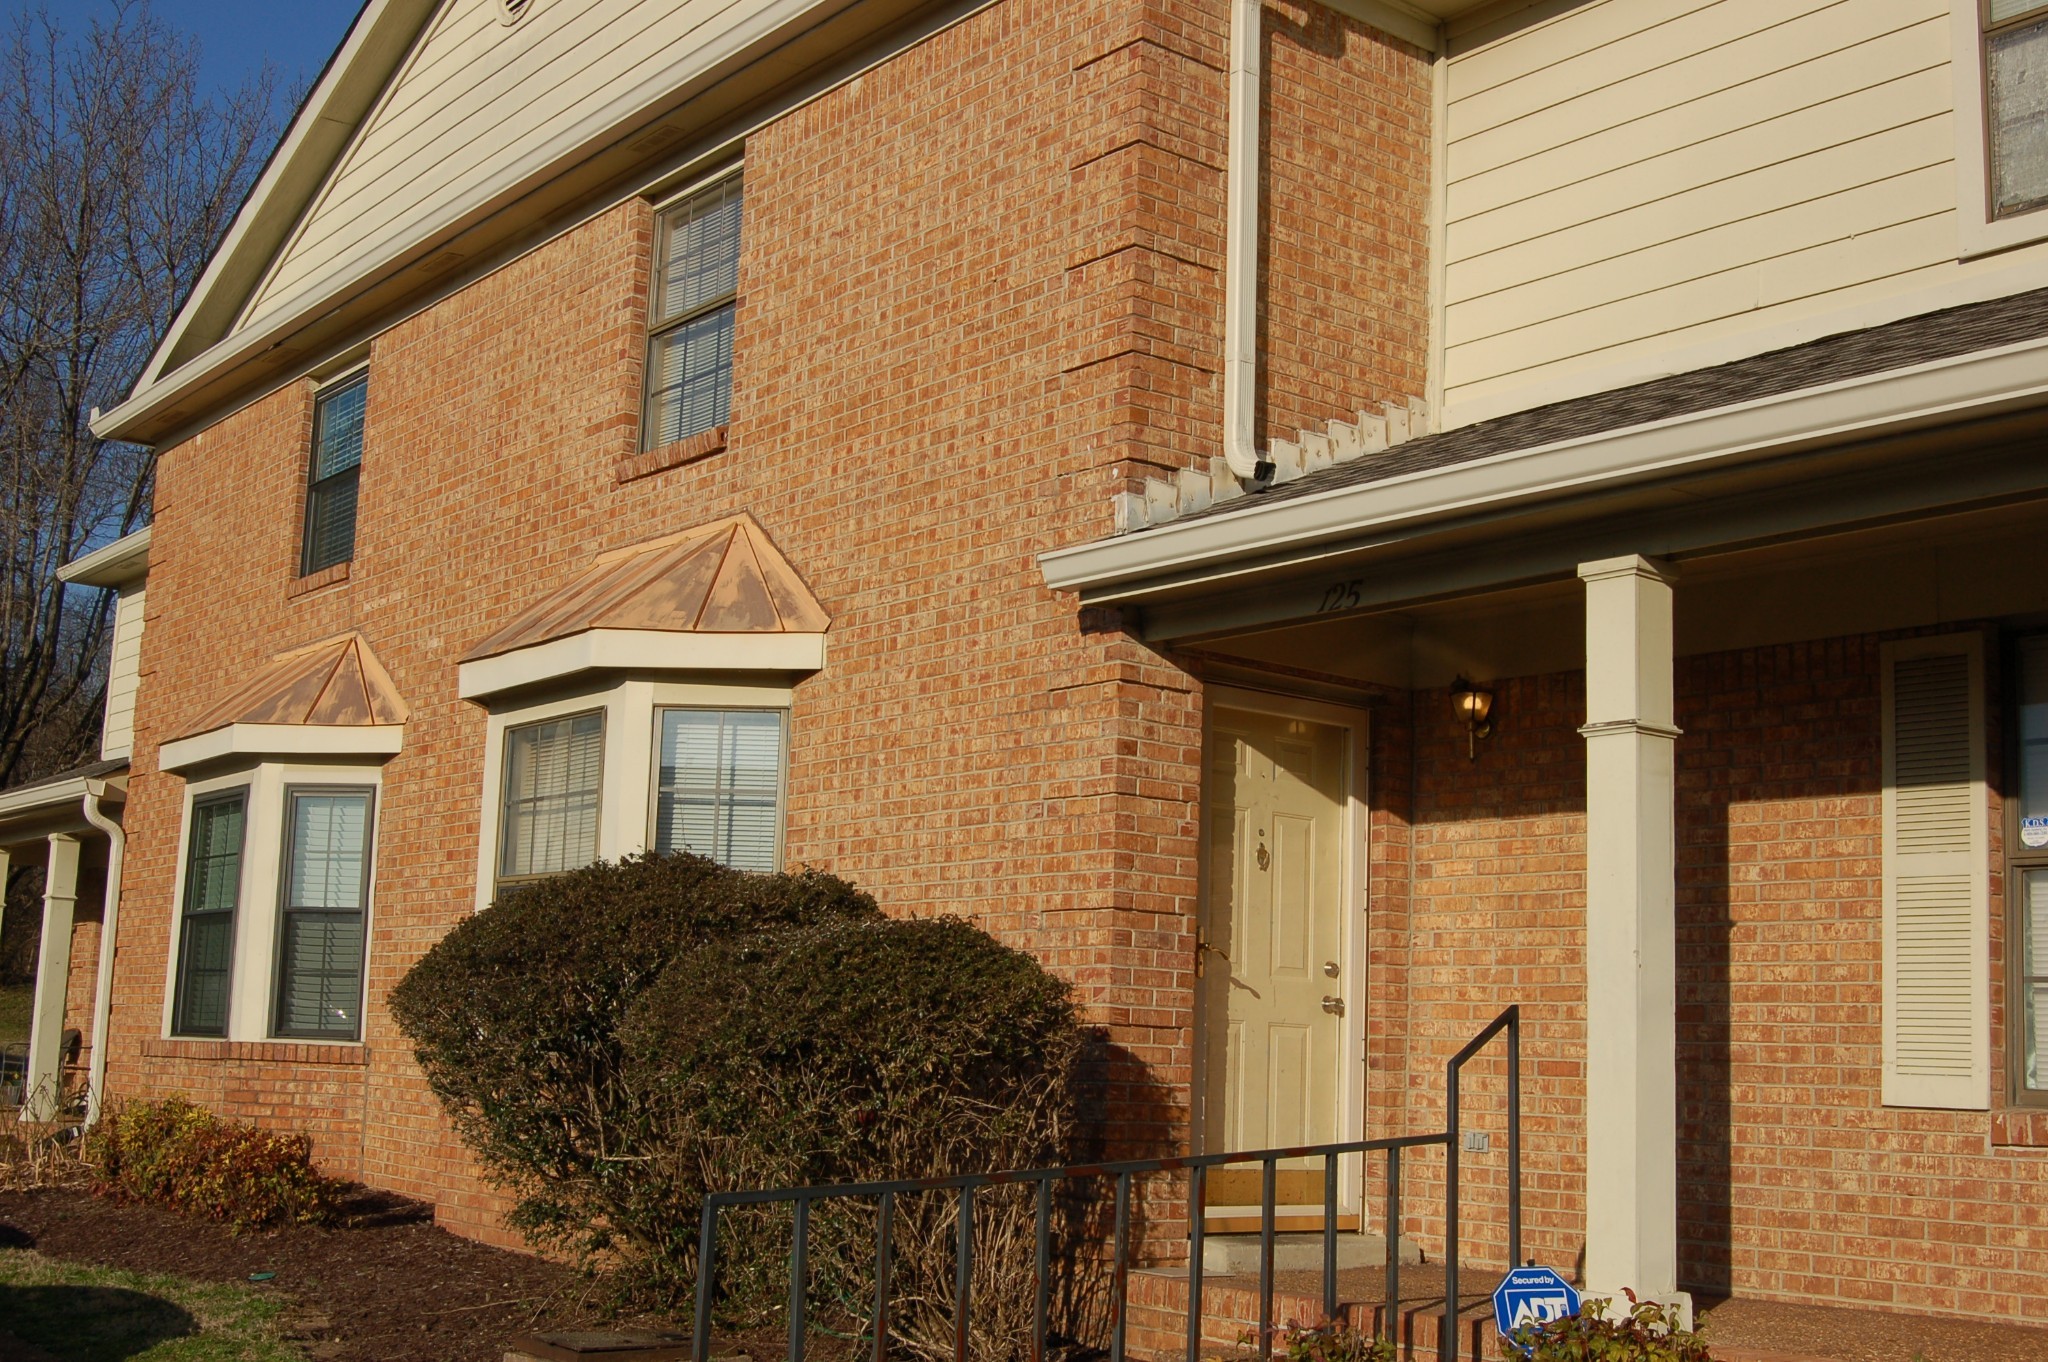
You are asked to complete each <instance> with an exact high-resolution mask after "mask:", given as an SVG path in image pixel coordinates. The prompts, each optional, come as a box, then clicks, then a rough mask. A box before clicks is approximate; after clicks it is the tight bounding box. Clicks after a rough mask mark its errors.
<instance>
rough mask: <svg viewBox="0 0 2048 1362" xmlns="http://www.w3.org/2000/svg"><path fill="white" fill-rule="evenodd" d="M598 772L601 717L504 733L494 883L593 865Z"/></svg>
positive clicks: (601, 749) (553, 722)
mask: <svg viewBox="0 0 2048 1362" xmlns="http://www.w3.org/2000/svg"><path fill="white" fill-rule="evenodd" d="M603 772H604V715H603V714H602V713H590V714H577V715H573V716H571V717H569V718H565V719H550V720H548V721H547V722H546V723H538V724H527V725H525V726H524V727H521V728H513V729H507V730H506V732H505V769H504V796H503V799H504V821H503V826H502V829H501V831H500V835H499V838H498V876H499V878H500V879H518V878H522V877H528V876H534V875H553V874H556V873H558V872H560V871H564V870H574V869H575V868H576V867H578V866H583V865H588V864H590V863H591V862H592V861H594V860H596V859H597V805H598V790H599V781H600V780H601V778H602V776H603Z"/></svg>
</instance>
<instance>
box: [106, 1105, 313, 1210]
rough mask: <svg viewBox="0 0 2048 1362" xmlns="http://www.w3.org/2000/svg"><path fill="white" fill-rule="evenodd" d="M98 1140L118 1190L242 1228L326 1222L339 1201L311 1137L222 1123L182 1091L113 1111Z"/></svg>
mask: <svg viewBox="0 0 2048 1362" xmlns="http://www.w3.org/2000/svg"><path fill="white" fill-rule="evenodd" d="M97 1146H98V1147H97V1161H98V1163H99V1168H100V1175H101V1178H102V1180H103V1185H104V1186H105V1188H106V1189H107V1190H108V1191H110V1192H112V1193H113V1194H114V1195H116V1196H121V1197H127V1198H130V1199H133V1200H136V1201H154V1202H157V1203H159V1204H161V1205H166V1206H170V1207H172V1208H174V1209H176V1210H180V1211H184V1212H186V1213H188V1214H192V1215H203V1216H208V1217H210V1218H212V1219H214V1220H224V1221H226V1222H227V1224H228V1227H229V1228H230V1229H232V1230H234V1231H235V1232H237V1233H241V1232H243V1231H247V1230H259V1229H271V1228H274V1227H276V1226H280V1225H321V1224H326V1223H328V1222H329V1221H331V1220H332V1219H333V1218H334V1213H335V1208H336V1206H337V1204H338V1202H339V1199H340V1197H339V1192H340V1184H338V1183H336V1182H334V1181H332V1180H330V1179H328V1178H325V1177H322V1176H321V1175H320V1174H319V1173H318V1172H316V1171H315V1170H314V1168H313V1141H312V1139H311V1138H310V1137H309V1136H306V1135H285V1134H279V1133H277V1132H275V1131H269V1130H260V1129H258V1128H257V1127H255V1126H251V1125H244V1124H242V1123H241V1122H238V1121H224V1120H222V1119H220V1118H219V1117H217V1116H215V1115H214V1114H213V1113H212V1112H210V1111H208V1110H207V1109H206V1108H204V1107H201V1106H197V1105H195V1104H194V1103H192V1102H189V1101H187V1100H186V1099H184V1098H183V1097H167V1098H164V1099H163V1100H162V1101H160V1102H135V1103H130V1104H128V1105H126V1106H123V1107H121V1108H119V1109H118V1110H115V1111H113V1112H111V1113H110V1114H109V1115H108V1117H107V1119H106V1121H105V1123H104V1125H103V1127H102V1134H101V1136H100V1138H99V1140H98V1142H97Z"/></svg>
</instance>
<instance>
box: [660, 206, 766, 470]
mask: <svg viewBox="0 0 2048 1362" xmlns="http://www.w3.org/2000/svg"><path fill="white" fill-rule="evenodd" d="M740 207H741V203H740V177H739V176H738V175H736V174H735V175H728V176H726V177H725V178H724V179H722V180H720V181H718V182H717V183H716V184H713V185H710V186H708V187H706V188H704V189H700V190H698V191H697V192H696V193H694V194H692V195H690V196H689V197H688V198H686V199H684V200H682V201H681V202H680V203H677V204H675V205H674V206H673V207H671V208H668V209H667V210H665V211H664V212H663V213H662V214H661V216H660V217H659V218H658V219H657V220H656V225H655V250H654V290H653V293H654V296H653V298H652V300H651V304H652V305H651V307H650V308H649V322H648V339H647V407H646V411H645V412H644V413H643V414H642V421H641V444H642V446H643V447H644V448H647V449H657V448H659V447H661V446H662V445H665V444H670V443H672V442H674V441H676V440H680V439H683V438H685V437H686V436H690V435H696V434H698V433H700V432H702V431H707V430H710V429H712V428H714V427H716V426H722V425H724V424H725V423H726V420H727V418H728V416H729V415H730V413H731V410H732V336H733V314H734V312H735V298H736V295H737V294H738V292H739V278H740Z"/></svg>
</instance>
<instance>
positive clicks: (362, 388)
mask: <svg viewBox="0 0 2048 1362" xmlns="http://www.w3.org/2000/svg"><path fill="white" fill-rule="evenodd" d="M369 396H370V375H369V373H368V372H367V371H365V372H363V373H358V374H356V375H354V376H353V377H351V378H347V379H343V380H342V381H341V382H340V383H337V384H335V385H334V386H333V387H331V388H328V389H326V390H325V391H323V392H321V393H320V394H319V395H318V396H317V397H315V398H314V399H313V449H312V453H311V455H310V456H309V457H308V458H307V461H306V469H307V471H306V534H305V545H304V548H303V549H302V551H301V554H300V562H299V572H300V575H302V576H304V575H309V574H311V573H315V572H319V571H320V570H321V569H323V568H330V567H333V566H334V565H335V564H337V563H346V562H348V561H349V560H350V559H351V558H354V557H355V556H356V486H357V484H358V483H359V482H360V481H361V478H362V465H363V413H364V410H365V408H366V406H367V405H368V402H369Z"/></svg>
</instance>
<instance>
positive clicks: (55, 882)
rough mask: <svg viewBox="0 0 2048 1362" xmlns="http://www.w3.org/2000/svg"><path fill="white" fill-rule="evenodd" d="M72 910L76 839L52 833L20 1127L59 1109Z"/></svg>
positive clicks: (75, 903) (75, 905) (49, 1117)
mask: <svg viewBox="0 0 2048 1362" xmlns="http://www.w3.org/2000/svg"><path fill="white" fill-rule="evenodd" d="M77 908H78V839H77V838H76V837H73V836H71V835H70V834H69V833H62V832H53V833H51V834H50V859H49V863H48V864H47V866H46V867H45V868H44V870H43V940H42V944H41V945H40V946H39V947H38V948H37V952H36V999H35V1005H34V1010H33V1011H31V1012H30V1013H29V1030H28V1080H27V1083H26V1084H25V1086H24V1087H23V1089H22V1103H21V1119H22V1120H24V1121H48V1120H53V1119H55V1117H56V1115H57V1113H58V1111H59V1110H60V1109H61V1108H62V1105H63V1103H62V1101H61V1099H62V1097H63V1095H64V995H65V991H66V989H67V988H68V987H69V985H70V983H71V925H72V919H73V917H74V916H75V914H76V911H77Z"/></svg>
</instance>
